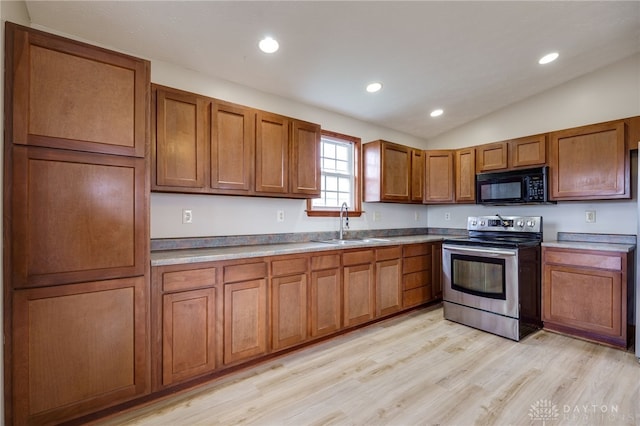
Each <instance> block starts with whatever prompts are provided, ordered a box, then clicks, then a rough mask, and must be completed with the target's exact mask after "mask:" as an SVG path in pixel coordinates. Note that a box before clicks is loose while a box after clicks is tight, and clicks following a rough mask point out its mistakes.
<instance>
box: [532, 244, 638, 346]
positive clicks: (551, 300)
mask: <svg viewBox="0 0 640 426" xmlns="http://www.w3.org/2000/svg"><path fill="white" fill-rule="evenodd" d="M542 257H543V263H542V268H543V281H542V321H543V323H544V327H545V328H547V329H550V330H555V331H559V332H562V333H566V334H571V335H574V336H578V337H583V338H586V339H589V340H594V341H598V342H602V343H606V344H609V345H613V346H618V347H621V348H626V347H627V345H628V343H629V341H628V336H627V292H628V287H631V286H632V285H633V283H632V278H633V275H634V274H633V258H634V255H633V252H631V253H626V252H610V251H596V250H579V249H567V248H555V247H543V249H542Z"/></svg>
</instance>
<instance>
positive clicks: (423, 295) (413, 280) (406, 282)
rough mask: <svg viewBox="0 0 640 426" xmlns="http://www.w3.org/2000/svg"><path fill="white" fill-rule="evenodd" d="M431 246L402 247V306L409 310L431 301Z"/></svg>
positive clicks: (426, 244) (411, 245)
mask: <svg viewBox="0 0 640 426" xmlns="http://www.w3.org/2000/svg"><path fill="white" fill-rule="evenodd" d="M432 279H433V274H432V246H431V244H429V243H422V244H408V245H405V246H403V259H402V289H403V293H402V306H403V307H404V308H409V307H412V306H417V305H420V304H422V303H426V302H428V301H430V300H432V299H433V286H432Z"/></svg>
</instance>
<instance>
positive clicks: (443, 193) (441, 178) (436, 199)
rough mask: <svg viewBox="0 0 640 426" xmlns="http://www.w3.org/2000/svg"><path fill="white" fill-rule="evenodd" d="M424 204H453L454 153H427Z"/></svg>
mask: <svg viewBox="0 0 640 426" xmlns="http://www.w3.org/2000/svg"><path fill="white" fill-rule="evenodd" d="M424 154H425V155H424V156H425V182H424V191H425V193H424V203H428V204H431V203H453V202H454V200H455V185H454V175H453V170H454V168H453V159H454V151H425V153H424Z"/></svg>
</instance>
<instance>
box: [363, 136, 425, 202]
mask: <svg viewBox="0 0 640 426" xmlns="http://www.w3.org/2000/svg"><path fill="white" fill-rule="evenodd" d="M414 151H415V150H414V149H413V148H410V147H408V146H404V145H400V144H396V143H393V142H387V141H383V140H377V141H373V142H369V143H366V144H364V148H363V155H364V201H366V202H378V201H384V202H396V203H409V202H410V201H412V198H413V194H414V191H413V190H412V183H413V181H414V177H413V176H412V162H413V160H415V158H414V154H413V152H414ZM418 182H420V180H418ZM421 185H422V183H421V182H420V186H421ZM416 197H417V196H416Z"/></svg>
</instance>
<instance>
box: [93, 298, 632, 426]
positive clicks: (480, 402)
mask: <svg viewBox="0 0 640 426" xmlns="http://www.w3.org/2000/svg"><path fill="white" fill-rule="evenodd" d="M101 424H103V425H122V424H126V425H154V426H156V425H172V426H173V425H175V426H178V425H296V426H298V425H540V426H542V425H545V426H554V425H578V424H580V425H601V424H607V425H638V424H640V363H638V360H637V358H635V356H634V354H633V353H631V352H625V351H621V350H617V349H612V348H608V347H605V346H602V345H598V344H595V343H590V342H585V341H581V340H577V339H573V338H570V337H566V336H562V335H558V334H554V333H550V332H546V331H538V332H536V333H535V334H533V335H531V336H528V337H527V338H525V339H524V340H522V341H520V342H513V341H511V340H508V339H505V338H502V337H498V336H494V335H492V334H489V333H485V332H482V331H479V330H475V329H473V328H469V327H466V326H463V325H460V324H456V323H453V322H450V321H447V320H444V319H443V317H442V309H441V308H439V307H437V308H431V309H422V310H418V311H413V312H411V313H410V314H408V315H404V316H401V317H397V318H393V319H390V320H387V321H384V322H381V323H378V324H376V325H372V326H369V327H367V328H363V329H360V330H357V331H355V332H352V333H349V334H346V335H343V336H340V337H338V338H335V339H333V340H331V341H327V342H324V343H321V344H318V345H314V346H312V347H309V348H306V349H303V350H301V351H297V352H295V353H293V354H289V355H287V356H284V357H281V358H278V359H275V360H272V361H270V362H267V363H264V364H261V365H259V366H257V367H254V368H252V369H250V370H246V371H242V372H240V373H236V374H234V375H232V376H227V377H225V378H222V379H220V380H218V381H217V382H215V383H211V384H207V385H204V386H201V387H199V388H197V389H195V390H191V391H188V392H186V393H183V394H180V395H177V396H175V397H172V398H169V399H165V400H162V401H159V402H157V403H153V404H151V405H148V406H146V407H143V408H139V409H137V410H135V411H131V412H127V413H123V414H121V415H119V416H116V417H112V418H110V419H108V420H107V421H103V422H102V423H101Z"/></svg>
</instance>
